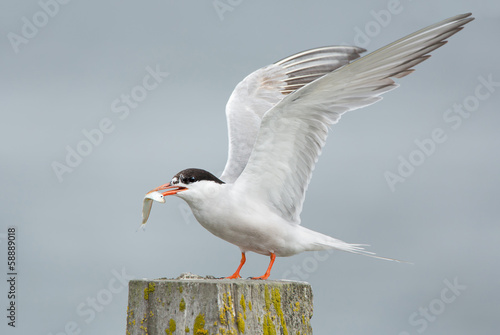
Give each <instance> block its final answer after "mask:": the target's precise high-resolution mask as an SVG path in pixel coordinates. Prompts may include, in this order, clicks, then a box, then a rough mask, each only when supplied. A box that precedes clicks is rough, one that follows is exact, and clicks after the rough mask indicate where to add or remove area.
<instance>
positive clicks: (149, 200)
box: [139, 191, 165, 230]
mask: <svg viewBox="0 0 500 335" xmlns="http://www.w3.org/2000/svg"><path fill="white" fill-rule="evenodd" d="M153 200H154V201H157V202H161V203H165V197H164V196H163V194H161V193H160V192H156V191H154V192H149V193H148V194H146V196H145V197H144V200H143V202H142V223H141V225H140V226H139V229H141V228H142V229H143V230H144V229H145V228H146V222H147V221H148V218H149V213H150V212H151V207H152V206H153Z"/></svg>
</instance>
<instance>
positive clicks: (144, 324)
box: [127, 274, 313, 335]
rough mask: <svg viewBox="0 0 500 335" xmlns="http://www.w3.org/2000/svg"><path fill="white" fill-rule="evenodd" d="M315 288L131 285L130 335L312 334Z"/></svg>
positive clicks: (263, 283) (232, 283) (254, 283)
mask: <svg viewBox="0 0 500 335" xmlns="http://www.w3.org/2000/svg"><path fill="white" fill-rule="evenodd" d="M312 313H313V297H312V289H311V285H309V284H308V283H305V282H296V281H288V280H279V281H274V280H248V279H236V280H234V279H214V278H213V277H212V278H204V277H200V276H196V275H191V274H183V275H181V276H180V277H179V278H177V279H154V280H148V279H143V280H131V281H130V283H129V298H128V308H127V335H139V334H140V335H144V334H149V335H159V334H162V335H165V334H186V335H187V334H194V335H205V334H206V335H208V334H220V335H223V334H228V335H229V334H234V335H237V334H249V335H257V334H265V335H274V334H290V335H292V334H293V335H296V334H300V335H306V334H312V328H311V323H310V320H311V317H312Z"/></svg>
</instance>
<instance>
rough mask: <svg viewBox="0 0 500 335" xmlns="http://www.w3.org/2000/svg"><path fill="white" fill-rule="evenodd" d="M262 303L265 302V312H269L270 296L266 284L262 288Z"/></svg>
mask: <svg viewBox="0 0 500 335" xmlns="http://www.w3.org/2000/svg"><path fill="white" fill-rule="evenodd" d="M264 301H265V302H266V311H269V308H271V296H270V295H269V288H268V287H267V284H266V285H265V287H264Z"/></svg>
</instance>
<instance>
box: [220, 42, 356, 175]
mask: <svg viewBox="0 0 500 335" xmlns="http://www.w3.org/2000/svg"><path fill="white" fill-rule="evenodd" d="M363 51H365V50H364V49H362V48H357V47H347V46H346V47H340V46H332V47H323V48H317V49H312V50H307V51H303V52H301V53H298V54H295V55H293V56H290V57H287V58H285V59H283V60H281V61H279V62H276V63H274V64H272V65H269V66H266V67H264V68H261V69H259V70H257V71H255V72H253V73H251V74H250V75H249V76H247V77H246V78H245V79H243V81H241V82H240V83H239V84H238V85H237V86H236V88H235V89H234V91H233V93H232V94H231V97H230V98H229V101H228V102H227V105H226V117H227V124H228V133H229V153H228V160H227V163H226V167H225V169H224V172H223V173H222V175H221V177H220V178H221V179H222V180H223V181H224V182H226V183H233V182H234V181H235V180H236V179H237V178H238V176H239V175H240V174H241V172H242V171H243V169H244V168H245V165H246V164H247V161H248V158H249V157H250V154H251V152H252V150H253V145H254V143H255V139H256V138H257V133H258V131H259V128H260V123H261V121H262V117H263V116H264V114H265V113H266V112H267V111H268V110H270V109H271V108H272V107H273V106H275V105H276V104H277V103H278V102H280V101H281V100H282V99H283V98H284V97H285V96H287V95H288V94H290V93H292V92H294V91H296V90H297V89H299V88H301V87H303V86H304V85H306V84H308V83H310V82H312V81H314V80H316V79H318V78H320V77H322V76H324V75H325V74H327V73H330V72H332V71H334V70H335V69H337V68H339V67H341V66H343V65H345V64H347V63H349V62H350V61H351V60H353V59H356V58H358V57H359V53H361V52H363Z"/></svg>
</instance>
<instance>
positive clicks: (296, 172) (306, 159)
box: [234, 14, 473, 223]
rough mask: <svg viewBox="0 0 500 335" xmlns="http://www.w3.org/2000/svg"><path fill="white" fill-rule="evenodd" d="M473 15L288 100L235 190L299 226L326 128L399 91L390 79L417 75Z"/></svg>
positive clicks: (261, 136)
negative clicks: (419, 67) (421, 65)
mask: <svg viewBox="0 0 500 335" xmlns="http://www.w3.org/2000/svg"><path fill="white" fill-rule="evenodd" d="M469 16H470V14H464V15H458V16H455V17H453V18H450V19H447V20H444V21H442V22H440V23H437V24H434V25H432V26H429V27H427V28H424V29H422V30H420V31H417V32H415V33H413V34H411V35H409V36H407V37H404V38H402V39H400V40H398V41H396V42H394V43H391V44H389V45H387V46H385V47H383V48H381V49H379V50H377V51H375V52H373V53H371V54H369V55H367V56H364V57H362V58H360V59H358V60H356V61H354V62H352V63H350V64H348V65H346V66H344V67H341V68H339V69H337V70H335V71H333V72H332V73H329V74H327V75H325V76H323V77H321V78H319V79H317V80H315V81H313V82H312V83H310V84H308V85H305V86H304V87H302V88H300V89H298V90H297V91H295V92H293V93H291V94H289V95H287V96H286V97H285V98H284V99H283V100H282V101H281V102H279V103H278V104H277V105H275V106H274V107H273V108H272V109H271V110H269V111H268V112H267V113H266V114H265V115H264V117H263V119H262V123H261V128H260V130H259V133H258V136H257V139H256V142H255V145H254V149H253V151H252V153H251V156H250V158H249V160H248V163H247V165H246V167H245V169H244V171H243V172H242V174H241V176H240V177H239V178H238V179H237V181H236V182H235V185H234V187H237V188H240V187H241V190H242V191H243V190H244V192H245V194H246V195H247V196H248V197H249V198H250V199H251V198H252V197H253V198H257V199H262V200H264V201H267V203H268V204H269V205H270V206H271V207H272V208H274V209H275V210H276V211H277V212H278V213H279V214H281V215H282V216H283V217H284V218H286V219H288V220H289V221H290V222H293V223H300V217H299V215H300V212H301V210H302V204H303V201H304V197H305V191H306V188H307V185H308V184H309V181H310V178H311V174H312V170H313V168H314V165H315V163H316V161H317V159H318V156H319V154H320V152H321V149H322V147H323V145H324V144H325V141H326V137H327V134H328V126H329V125H331V124H334V123H336V122H338V120H339V119H340V116H341V115H342V114H343V113H345V112H347V111H350V110H354V109H357V108H361V107H364V106H368V105H370V104H372V103H375V102H377V101H379V100H380V99H382V98H381V97H380V95H381V94H382V93H385V92H387V91H390V90H392V89H394V88H396V87H397V86H398V85H397V84H396V83H395V82H394V81H393V80H392V79H391V77H392V78H400V77H403V76H406V75H408V74H409V73H411V72H412V71H413V69H411V68H412V67H413V66H415V65H417V64H418V63H420V62H422V61H424V60H426V59H427V58H429V57H430V55H428V53H429V52H431V51H433V50H434V49H437V48H439V47H440V46H442V45H443V44H445V43H446V41H445V40H446V39H447V38H449V37H450V36H452V35H453V34H455V33H457V32H458V31H460V30H461V29H462V28H463V27H462V26H463V25H464V24H466V23H468V22H470V21H471V20H473V18H470V17H469Z"/></svg>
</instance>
